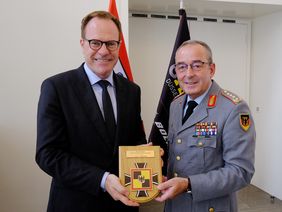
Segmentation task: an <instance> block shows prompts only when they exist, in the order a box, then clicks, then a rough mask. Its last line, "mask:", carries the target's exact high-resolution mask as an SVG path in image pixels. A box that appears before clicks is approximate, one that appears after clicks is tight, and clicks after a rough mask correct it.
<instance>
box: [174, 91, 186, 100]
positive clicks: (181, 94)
mask: <svg viewBox="0 0 282 212" xmlns="http://www.w3.org/2000/svg"><path fill="white" fill-rule="evenodd" d="M184 94H185V92H182V93H180V94H178V95H177V96H176V97H174V98H173V100H172V101H174V100H176V99H178V98H179V97H180V96H183V95H184Z"/></svg>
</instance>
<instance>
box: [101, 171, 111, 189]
mask: <svg viewBox="0 0 282 212" xmlns="http://www.w3.org/2000/svg"><path fill="white" fill-rule="evenodd" d="M109 174H110V172H105V173H104V175H103V178H102V181H101V184H100V187H101V188H102V189H103V190H104V191H106V189H105V183H106V179H107V177H108V176H109Z"/></svg>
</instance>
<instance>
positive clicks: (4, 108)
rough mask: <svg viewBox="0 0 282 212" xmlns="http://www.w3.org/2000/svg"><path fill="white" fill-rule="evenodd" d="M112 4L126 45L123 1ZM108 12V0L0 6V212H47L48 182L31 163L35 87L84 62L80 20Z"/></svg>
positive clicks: (35, 0)
mask: <svg viewBox="0 0 282 212" xmlns="http://www.w3.org/2000/svg"><path fill="white" fill-rule="evenodd" d="M116 2H117V7H118V10H119V15H120V18H121V21H122V22H123V28H124V30H125V33H124V36H125V39H126V40H127V38H128V35H127V28H128V19H127V17H128V1H124V0H116ZM121 2H122V3H121ZM107 9H108V0H107V1H105V0H104V1H93V0H84V1H79V0H60V1H57V0H48V1H42V0H26V1H10V0H1V2H0V28H1V39H0V46H1V48H0V58H1V60H0V64H1V70H0V86H1V89H0V101H1V103H0V211H1V212H18V211H20V212H39V211H46V204H47V200H48V193H49V186H50V177H49V176H47V175H46V174H45V173H43V172H42V171H41V170H40V169H39V168H38V167H37V165H36V164H35V161H34V157H35V145H36V110H37V102H38V97H39V90H40V85H41V82H42V81H43V79H45V78H46V77H48V76H51V75H53V74H56V73H59V72H63V71H66V70H68V69H72V68H76V67H78V66H79V65H80V64H81V63H82V62H83V57H82V54H81V49H80V46H79V38H80V22H81V19H82V18H83V17H84V16H85V15H86V14H87V13H89V12H91V11H93V10H107Z"/></svg>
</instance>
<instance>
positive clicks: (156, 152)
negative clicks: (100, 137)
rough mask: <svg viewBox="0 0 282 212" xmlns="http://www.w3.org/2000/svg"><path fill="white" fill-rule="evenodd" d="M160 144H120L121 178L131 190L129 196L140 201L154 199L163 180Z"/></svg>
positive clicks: (123, 183) (124, 184)
mask: <svg viewBox="0 0 282 212" xmlns="http://www.w3.org/2000/svg"><path fill="white" fill-rule="evenodd" d="M160 151H161V150H160V147H159V146H120V147H119V178H120V181H121V184H122V185H123V186H125V187H126V188H127V189H128V191H129V196H128V198H129V199H131V200H133V201H135V202H138V203H143V202H148V201H150V200H152V199H154V198H155V197H156V196H157V195H158V194H159V190H158V189H157V185H158V184H159V183H161V182H162V169H161V165H162V164H161V163H162V161H161V155H160Z"/></svg>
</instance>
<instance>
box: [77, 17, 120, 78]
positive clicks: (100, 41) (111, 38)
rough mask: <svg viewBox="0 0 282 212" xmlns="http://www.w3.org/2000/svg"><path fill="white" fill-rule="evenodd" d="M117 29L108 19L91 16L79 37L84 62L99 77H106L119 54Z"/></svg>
mask: <svg viewBox="0 0 282 212" xmlns="http://www.w3.org/2000/svg"><path fill="white" fill-rule="evenodd" d="M119 35H120V34H119V30H118V28H117V26H116V25H115V23H114V22H113V21H112V20H110V19H105V18H100V17H95V18H92V19H91V20H90V21H89V22H88V23H87V25H86V26H85V29H84V35H83V37H82V38H81V39H80V45H81V47H82V51H83V55H84V58H85V62H86V64H87V65H88V67H89V68H90V69H91V70H92V71H93V72H94V73H95V74H96V75H98V76H99V77H100V78H101V79H106V78H107V77H108V76H109V75H110V74H111V72H112V71H113V68H114V66H115V64H116V63H117V61H118V55H119V46H120V41H119V37H120V36H119Z"/></svg>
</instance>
